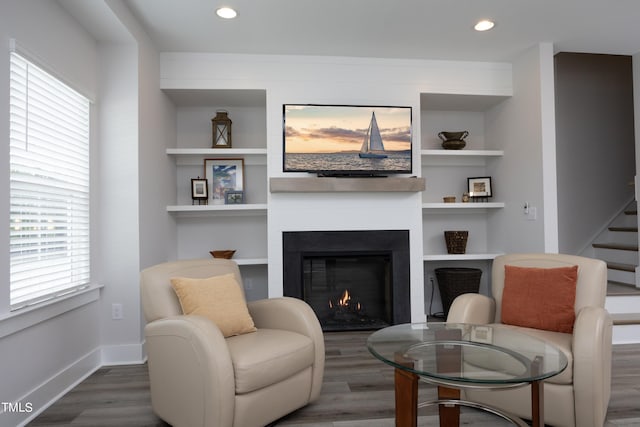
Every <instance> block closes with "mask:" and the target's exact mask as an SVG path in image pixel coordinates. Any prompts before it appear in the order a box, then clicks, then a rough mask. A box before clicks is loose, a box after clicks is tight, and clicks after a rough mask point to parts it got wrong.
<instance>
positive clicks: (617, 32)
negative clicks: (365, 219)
mask: <svg viewBox="0 0 640 427" xmlns="http://www.w3.org/2000/svg"><path fill="white" fill-rule="evenodd" d="M62 1H64V0H62ZM91 1H92V2H94V1H98V0H91ZM81 3H84V4H86V3H90V2H86V1H82V2H80V1H71V2H68V4H71V5H74V4H75V5H76V6H78V5H79V4H81ZM125 3H126V4H127V5H128V6H129V7H130V9H131V11H132V12H133V13H134V15H135V16H136V17H137V18H138V20H139V21H140V22H141V23H142V24H143V26H144V27H145V28H146V29H147V31H148V33H149V35H150V36H151V37H152V39H153V40H154V41H155V42H156V44H157V47H158V48H159V50H160V51H163V52H164V51H190V52H218V53H246V54H287V55H288V54H293V55H329V56H355V57H377V58H407V59H409V58H421V59H451V60H471V61H499V62H501V61H510V60H511V59H512V58H514V57H516V56H518V55H519V54H520V53H522V52H523V51H524V50H526V49H528V48H529V47H531V46H533V45H535V44H537V43H539V42H552V43H553V44H554V49H555V51H556V52H559V51H564V52H587V53H608V54H622V55H632V54H635V53H638V52H640V25H639V24H638V20H639V19H640V1H638V0H614V1H611V0H125ZM221 5H227V6H232V7H234V8H235V9H236V10H237V12H238V17H237V18H236V19H233V20H222V19H220V18H218V17H217V16H216V15H215V9H216V8H217V7H218V6H221ZM481 18H491V19H493V20H494V21H495V22H496V26H495V27H494V29H493V30H491V31H488V32H485V33H478V32H476V31H474V30H473V29H472V27H473V25H474V23H475V22H476V21H477V20H479V19H481ZM94 28H95V26H94Z"/></svg>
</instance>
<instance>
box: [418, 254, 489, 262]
mask: <svg viewBox="0 0 640 427" xmlns="http://www.w3.org/2000/svg"><path fill="white" fill-rule="evenodd" d="M498 255H501V254H499V253H496V254H461V255H449V254H440V255H425V256H424V257H423V259H424V260H425V261H486V260H492V259H494V258H495V257H497V256H498Z"/></svg>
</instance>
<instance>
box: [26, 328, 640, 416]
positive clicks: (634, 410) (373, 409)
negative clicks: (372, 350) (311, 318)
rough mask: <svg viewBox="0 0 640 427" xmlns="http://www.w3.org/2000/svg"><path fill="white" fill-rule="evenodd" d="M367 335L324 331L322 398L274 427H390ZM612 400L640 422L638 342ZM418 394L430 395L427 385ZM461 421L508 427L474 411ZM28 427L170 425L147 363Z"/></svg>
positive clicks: (101, 380) (621, 353)
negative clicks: (154, 404)
mask: <svg viewBox="0 0 640 427" xmlns="http://www.w3.org/2000/svg"><path fill="white" fill-rule="evenodd" d="M368 335H369V332H331V333H326V334H325V341H326V369H325V378H324V384H323V389H322V393H321V396H320V398H319V399H318V401H317V402H314V403H313V404H311V405H308V406H307V407H305V408H302V409H300V410H298V411H296V412H294V413H293V414H290V415H289V416H287V417H285V418H283V419H281V420H279V421H278V422H277V423H276V424H275V425H276V426H277V427H285V426H287V427H291V426H302V427H392V426H393V425H394V420H393V413H394V409H393V370H392V369H391V368H390V367H387V366H386V365H384V364H383V363H381V362H379V361H377V360H376V359H374V358H373V357H372V356H370V355H369V353H368V351H367V349H366V347H365V340H366V337H367V336H368ZM613 358H614V363H613V380H612V383H613V384H612V394H611V403H610V404H609V412H608V416H607V422H606V424H605V426H606V427H614V426H626V427H630V426H640V345H625V346H615V347H614V356H613ZM420 395H421V398H424V399H427V398H433V396H435V395H434V391H433V388H432V387H431V386H429V385H426V384H425V385H423V386H421V389H420ZM433 411H434V409H433V408H423V409H421V410H420V412H419V414H420V417H419V425H420V426H427V425H432V426H433V425H437V421H436V418H435V415H433V414H434V412H433ZM462 424H472V425H474V426H486V427H489V426H502V425H505V426H506V425H509V424H507V423H506V422H504V421H502V420H501V419H499V418H497V417H495V416H492V415H487V414H484V413H480V412H477V411H474V410H463V415H462V422H461V425H462ZM29 426H33V427H35V426H40V427H42V426H74V427H77V426H87V427H89V426H91V427H100V426H104V427H111V426H113V427H128V426H135V427H145V426H157V427H168V424H166V423H164V422H162V421H161V420H159V419H158V418H157V417H156V416H155V415H154V414H153V412H152V410H151V404H150V397H149V378H148V376H147V371H146V365H128V366H114V367H104V368H101V369H99V370H98V371H96V372H95V373H94V374H93V375H91V376H90V377H89V378H87V379H86V380H85V381H83V382H82V383H81V384H79V385H78V386H77V387H76V388H74V389H73V390H72V391H70V392H69V393H68V394H67V395H65V396H64V397H63V398H62V399H60V400H59V401H58V402H56V403H55V404H54V405H52V406H51V407H49V408H48V409H47V410H46V411H44V412H43V413H42V414H40V415H39V416H38V417H37V418H36V419H35V420H34V421H32V422H31V423H30V424H29Z"/></svg>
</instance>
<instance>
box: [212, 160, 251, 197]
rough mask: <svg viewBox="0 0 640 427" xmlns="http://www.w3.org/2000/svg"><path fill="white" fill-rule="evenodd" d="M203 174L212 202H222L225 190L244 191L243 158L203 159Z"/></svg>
mask: <svg viewBox="0 0 640 427" xmlns="http://www.w3.org/2000/svg"><path fill="white" fill-rule="evenodd" d="M204 175H205V177H206V179H207V181H208V182H209V185H210V186H211V199H212V200H213V202H214V203H220V204H222V203H224V202H225V193H226V192H227V191H244V160H243V159H205V160H204Z"/></svg>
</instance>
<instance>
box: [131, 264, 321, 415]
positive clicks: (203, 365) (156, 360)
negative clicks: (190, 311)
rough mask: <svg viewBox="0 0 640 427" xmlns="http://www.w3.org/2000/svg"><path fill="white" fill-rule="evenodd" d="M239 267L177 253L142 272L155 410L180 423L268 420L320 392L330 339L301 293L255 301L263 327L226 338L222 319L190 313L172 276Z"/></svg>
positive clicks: (215, 273) (254, 315)
mask: <svg viewBox="0 0 640 427" xmlns="http://www.w3.org/2000/svg"><path fill="white" fill-rule="evenodd" d="M229 273H233V274H234V275H235V278H236V280H237V281H238V283H240V284H242V281H241V277H240V271H239V269H238V266H237V265H236V263H235V262H233V261H231V260H223V259H204V260H189V261H176V262H168V263H164V264H159V265H156V266H153V267H150V268H148V269H146V270H144V271H142V273H141V297H142V307H143V311H144V316H145V318H146V321H147V325H146V327H145V339H146V351H147V355H148V363H149V376H150V381H151V403H152V407H153V410H154V412H155V413H156V414H157V415H158V416H159V417H160V418H162V419H163V420H165V421H166V422H168V423H169V424H171V425H172V426H174V427H195V426H202V427H232V426H234V427H252V426H255V427H262V426H265V425H267V424H269V423H271V422H273V421H274V420H277V419H278V418H280V417H282V416H284V415H286V414H288V413H290V412H292V411H294V410H296V409H298V408H300V407H302V406H304V405H306V404H308V403H309V402H311V401H313V400H314V399H316V398H317V397H318V396H319V394H320V388H321V385H322V377H323V372H324V340H323V335H322V330H321V328H320V324H319V322H318V319H317V318H316V316H315V313H314V312H313V310H312V309H311V308H310V307H309V306H308V305H307V304H306V303H305V302H303V301H302V300H299V299H295V298H273V299H266V300H260V301H254V302H249V303H248V308H249V313H250V315H251V317H252V318H253V321H254V323H255V326H256V327H257V331H256V332H251V333H247V334H243V335H238V336H231V337H228V338H224V336H223V334H222V333H221V332H220V330H219V329H218V327H217V326H216V324H215V323H213V322H212V321H211V320H209V319H207V318H205V317H202V316H197V315H183V314H182V309H181V306H180V302H179V300H178V298H177V296H176V293H175V292H174V290H173V289H172V286H171V282H170V279H171V278H173V277H189V278H198V279H200V278H208V277H211V276H220V275H224V274H229Z"/></svg>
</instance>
